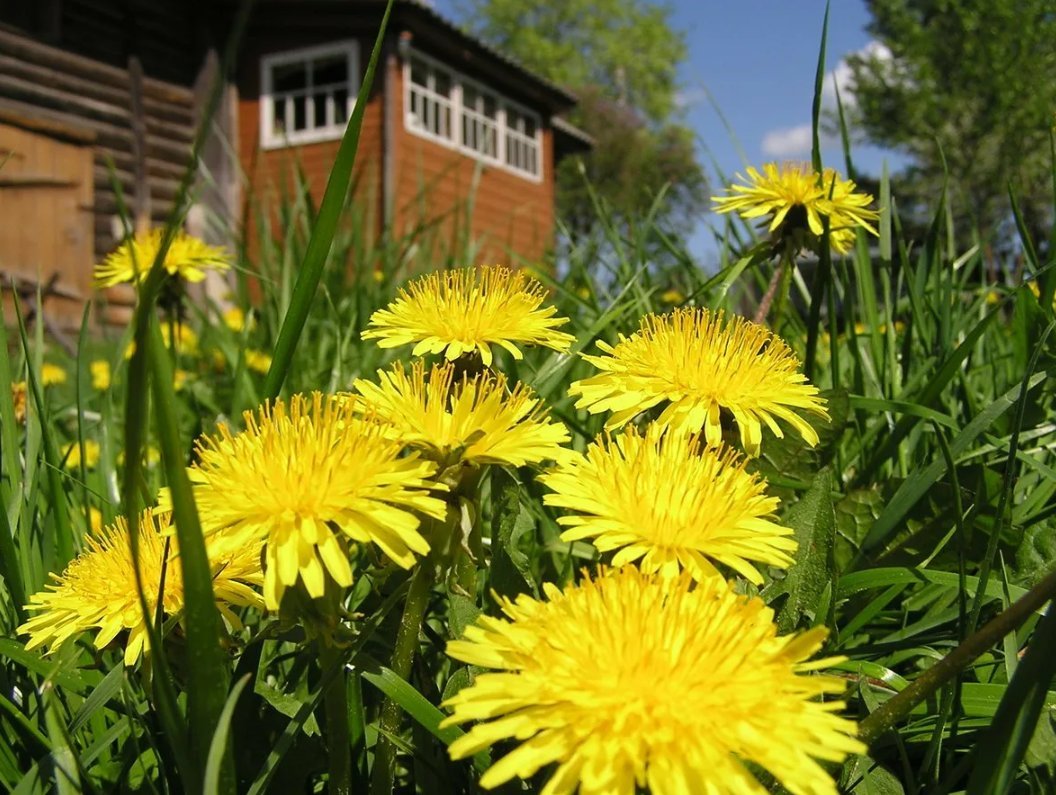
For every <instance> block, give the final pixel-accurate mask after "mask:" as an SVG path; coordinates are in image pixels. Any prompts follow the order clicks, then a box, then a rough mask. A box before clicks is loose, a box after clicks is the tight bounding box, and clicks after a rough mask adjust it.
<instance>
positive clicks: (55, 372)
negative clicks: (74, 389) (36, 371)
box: [40, 362, 66, 386]
mask: <svg viewBox="0 0 1056 795" xmlns="http://www.w3.org/2000/svg"><path fill="white" fill-rule="evenodd" d="M40 382H41V383H42V384H43V385H44V386H56V385H58V384H65V383H66V370H64V369H63V368H62V367H59V365H57V364H51V363H50V362H44V364H43V365H41V367H40Z"/></svg>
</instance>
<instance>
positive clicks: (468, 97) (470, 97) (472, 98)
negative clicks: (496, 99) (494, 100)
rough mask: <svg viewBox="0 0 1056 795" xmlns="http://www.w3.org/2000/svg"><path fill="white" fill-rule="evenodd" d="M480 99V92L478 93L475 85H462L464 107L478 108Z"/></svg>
mask: <svg viewBox="0 0 1056 795" xmlns="http://www.w3.org/2000/svg"><path fill="white" fill-rule="evenodd" d="M479 101H480V94H478V93H477V89H475V88H473V86H467V85H463V86H462V107H464V108H469V109H470V110H476V109H477V103H478V102H479Z"/></svg>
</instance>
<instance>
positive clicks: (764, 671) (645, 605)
mask: <svg viewBox="0 0 1056 795" xmlns="http://www.w3.org/2000/svg"><path fill="white" fill-rule="evenodd" d="M544 588H545V590H546V597H547V598H546V599H545V600H543V601H540V600H536V599H535V598H533V597H531V596H528V595H522V596H519V597H518V598H517V600H516V601H515V602H511V601H509V600H505V599H504V600H502V601H501V607H502V610H503V613H504V614H505V618H493V617H487V616H485V617H481V618H478V619H477V621H476V623H475V624H474V625H471V626H470V627H469V628H468V629H467V630H466V632H465V634H464V636H463V639H462V640H457V641H452V642H451V643H449V644H448V647H447V652H448V654H449V655H450V656H451V657H454V658H455V659H457V660H461V661H462V662H465V663H469V664H470V665H475V666H480V667H482V668H487V669H496V670H494V671H492V672H486V673H481V674H477V675H476V677H475V680H474V682H473V684H472V685H470V686H468V687H466V688H464V689H462V690H460V691H459V692H458V693H457V694H456V695H455V696H453V697H452V698H449V699H448V700H447V701H446V702H445V704H446V706H448V707H449V708H451V709H452V711H453V715H452V717H451V718H449V719H448V720H447V721H446V723H447V724H451V723H464V722H469V721H479V723H477V724H476V725H474V726H473V727H472V728H470V729H469V730H468V732H467V733H466V734H465V735H463V736H462V737H459V738H458V739H457V740H455V741H454V742H453V743H452V744H451V745H450V748H449V751H450V754H451V756H452V757H453V758H455V759H461V758H463V757H467V756H471V755H473V754H476V753H478V752H479V751H481V750H483V749H485V748H488V747H489V746H492V745H494V744H495V743H498V742H500V741H512V742H515V743H516V747H514V748H513V750H511V751H509V752H508V753H507V754H506V755H505V756H503V757H502V758H501V759H499V760H498V761H496V762H495V763H494V764H493V765H492V766H491V767H490V768H489V769H488V770H487V772H485V773H484V775H483V776H482V777H481V780H480V783H481V785H482V786H483V787H484V788H487V789H490V788H494V787H497V786H499V785H501V784H503V783H505V782H507V781H510V780H511V779H513V778H522V779H526V778H529V777H531V776H533V775H534V774H535V773H536V772H537V771H539V770H541V769H542V768H544V767H547V766H550V765H553V766H554V767H553V772H552V774H551V775H550V779H549V781H548V783H547V785H546V786H545V787H544V789H543V792H545V793H547V794H548V795H569V794H570V793H573V792H575V791H576V789H577V787H578V790H579V792H580V793H584V794H586V793H590V794H591V795H602V793H604V795H634V793H636V792H640V791H642V790H644V789H646V788H647V789H648V791H649V792H650V793H652V795H683V794H684V793H697V792H702V793H704V792H706V793H712V794H714V795H720V794H722V793H731V795H732V794H733V793H736V794H737V795H742V794H744V795H748V794H749V793H751V794H752V795H755V793H763V792H766V791H767V790H766V789H765V788H764V787H763V785H762V784H760V783H759V782H758V780H757V779H756V778H755V775H754V774H753V772H752V770H751V769H749V767H748V764H749V763H750V764H752V765H754V766H758V767H760V768H763V769H765V770H766V771H768V772H769V773H770V774H772V775H773V776H774V777H775V778H776V779H777V780H778V781H779V782H780V783H781V784H782V785H783V786H784V787H785V788H787V789H788V790H789V791H790V792H792V793H797V795H806V794H807V793H810V795H830V794H831V795H835V793H836V785H835V783H834V782H833V780H832V778H831V776H830V775H829V773H827V772H826V771H825V770H824V768H822V767H821V765H820V764H819V760H820V761H827V762H838V761H840V760H842V759H843V758H844V757H845V756H846V755H847V754H849V753H861V752H862V751H863V750H864V748H863V746H862V745H861V743H859V742H858V741H857V740H855V739H854V737H853V735H854V733H855V729H856V724H855V723H854V722H853V721H851V720H848V719H846V718H843V717H841V716H840V715H839V714H837V713H838V712H839V711H840V710H841V709H842V708H843V704H842V703H841V702H840V701H836V700H831V701H821V700H819V697H821V696H825V695H830V694H840V693H842V692H843V691H844V689H845V683H844V682H843V681H842V680H840V679H838V678H836V677H831V676H823V675H817V674H811V673H808V671H810V670H811V669H814V668H818V667H822V666H825V665H828V664H831V663H832V662H833V660H827V661H825V660H822V661H815V662H813V663H811V662H807V660H808V658H809V657H810V656H811V655H813V654H814V653H815V652H816V651H817V650H818V649H819V648H820V646H821V644H822V642H823V640H824V638H825V632H826V631H825V629H824V628H817V629H812V630H809V631H807V632H804V633H801V634H798V635H788V636H784V637H779V636H778V635H777V629H776V627H775V625H774V621H773V611H771V610H770V609H769V608H767V607H766V606H765V605H764V604H763V602H762V601H761V600H760V599H758V598H754V599H749V598H746V597H744V596H740V595H738V594H736V593H734V592H733V591H732V590H731V589H730V588H729V586H728V585H727V584H726V582H725V581H724V580H723V579H722V578H720V577H708V578H705V579H704V580H703V581H701V582H699V583H696V584H695V585H694V584H693V581H692V579H691V578H690V577H689V576H688V575H685V574H684V575H682V576H680V577H676V578H664V577H656V576H650V575H646V574H643V573H642V572H640V571H639V570H638V569H636V568H634V567H625V568H623V569H620V570H617V571H612V572H608V573H603V574H602V575H600V576H598V577H596V578H594V579H586V580H584V581H583V582H581V583H580V584H578V585H574V586H570V587H568V588H566V589H565V590H564V591H561V590H558V589H557V587H555V586H553V585H546V586H544ZM442 725H443V724H442Z"/></svg>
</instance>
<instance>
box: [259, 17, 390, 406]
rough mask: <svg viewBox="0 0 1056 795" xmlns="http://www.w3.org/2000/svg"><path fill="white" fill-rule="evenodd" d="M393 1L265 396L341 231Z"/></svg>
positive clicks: (281, 377) (279, 376) (283, 366)
mask: <svg viewBox="0 0 1056 795" xmlns="http://www.w3.org/2000/svg"><path fill="white" fill-rule="evenodd" d="M392 4H393V0H389V1H388V3H386V5H385V14H384V15H383V16H382V18H381V27H380V28H379V29H378V36H377V38H376V39H375V41H374V49H373V50H372V51H371V53H370V61H369V63H368V64H367V71H366V74H365V75H364V76H363V84H362V85H361V86H360V88H359V95H358V96H357V98H356V105H355V107H354V108H353V110H352V118H350V119H349V120H348V127H346V128H345V134H344V136H343V137H342V138H341V146H340V147H339V148H338V150H337V157H336V158H335V159H334V165H333V168H332V169H331V171H330V177H329V179H328V180H327V183H326V191H325V193H324V194H323V201H322V203H321V204H320V205H319V214H318V216H317V217H316V219H315V223H314V224H313V226H312V233H311V237H310V238H309V239H308V248H307V250H306V251H305V253H304V260H303V261H302V262H301V267H300V270H299V272H298V274H297V283H296V284H295V285H294V288H293V295H292V296H291V297H290V305H289V308H288V309H287V311H286V315H285V317H284V318H283V321H282V328H281V329H280V330H279V337H278V339H277V340H276V342H275V350H274V352H273V353H272V360H271V367H270V368H269V369H268V374H267V376H266V377H265V379H264V390H263V396H264V398H265V399H268V398H272V399H273V398H275V397H278V394H279V391H280V390H281V389H282V384H283V381H285V380H286V373H287V372H288V371H289V369H290V363H291V362H292V361H293V351H294V349H295V348H296V347H297V342H298V340H299V339H300V337H301V332H302V331H303V330H304V324H305V321H306V320H307V319H308V312H309V311H310V310H311V306H312V301H313V300H314V298H315V293H316V290H317V288H318V287H319V281H320V279H322V276H323V269H324V268H325V266H326V260H327V257H328V256H329V254H330V246H331V244H332V242H333V239H334V233H335V232H336V231H337V222H338V220H339V219H340V217H341V209H342V208H343V207H344V204H345V197H346V195H347V194H348V188H349V185H350V183H351V180H352V167H353V165H354V164H355V160H356V150H357V149H358V148H359V133H360V130H361V128H362V127H363V114H364V113H365V111H366V108H367V103H368V101H369V99H370V90H371V87H372V86H373V84H374V73H375V71H376V70H377V66H378V60H379V58H380V57H381V50H382V45H383V44H384V41H385V31H386V30H387V29H388V22H389V14H390V13H391V12H392Z"/></svg>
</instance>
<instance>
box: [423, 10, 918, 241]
mask: <svg viewBox="0 0 1056 795" xmlns="http://www.w3.org/2000/svg"><path fill="white" fill-rule="evenodd" d="M668 5H669V6H670V7H671V8H672V15H671V22H672V25H673V27H675V28H676V29H679V30H682V31H684V32H685V34H686V41H687V43H688V45H689V58H688V59H687V62H686V63H685V64H684V65H683V67H682V70H681V74H680V79H681V91H680V97H681V99H682V102H683V106H684V114H685V121H686V123H687V124H688V125H689V126H690V127H691V128H692V129H693V130H694V131H695V132H696V134H697V140H698V149H699V152H700V159H701V162H702V163H703V164H705V166H706V167H708V169H709V172H710V173H711V179H712V185H713V187H714V188H716V189H720V188H721V182H720V179H719V177H718V176H717V175H716V174H715V173H714V172H713V170H712V163H713V162H714V164H715V166H716V168H717V169H720V170H721V171H722V172H723V173H725V174H726V175H727V176H728V177H731V178H732V177H733V175H734V174H735V173H736V172H738V171H742V170H743V167H744V166H745V165H746V164H747V165H759V164H761V163H764V162H767V161H771V160H776V161H782V160H801V159H802V160H809V158H810V115H811V103H812V101H813V97H814V74H815V69H816V67H817V59H818V49H819V47H820V43H821V26H822V20H823V18H824V15H825V0H712V1H711V2H707V1H706V0H670V2H669V3H668ZM436 6H437V9H438V10H439V11H440V12H441V13H443V14H445V15H446V16H448V17H449V18H455V19H457V17H456V16H455V15H454V13H453V10H452V6H453V3H452V0H439V2H437V3H436ZM868 22H869V14H868V12H867V10H866V7H865V3H864V2H863V0H832V3H831V9H830V12H829V35H828V47H827V53H826V57H825V63H826V71H827V72H828V73H829V74H828V79H827V83H828V84H829V85H830V86H831V84H832V82H833V80H834V79H839V78H841V77H843V76H844V75H843V70H842V69H841V67H840V61H841V59H842V58H843V57H844V56H845V55H847V54H850V53H853V52H856V51H860V50H862V49H863V48H866V47H867V46H869V45H870V37H869V34H868V33H867V32H866V30H865V26H866V25H867V24H868ZM843 88H844V86H843V85H841V96H842V97H843V99H844V101H845V102H846V101H847V96H846V95H845V94H844V93H843V91H842V89H843ZM832 96H833V94H832V90H831V88H830V89H829V92H828V97H827V98H828V99H829V100H830V104H831V106H832V107H835V102H834V101H832ZM709 97H710V98H709ZM716 108H718V110H721V113H722V115H724V116H725V118H726V120H727V122H728V123H729V126H730V130H732V131H733V132H734V134H735V136H736V142H735V141H734V140H733V139H731V136H730V132H729V131H728V130H727V129H726V127H725V126H724V124H723V122H722V118H721V116H720V114H719V112H718V111H717V110H716ZM742 155H743V157H742ZM853 155H854V159H855V166H856V168H858V169H859V170H862V171H865V172H869V173H873V174H879V171H880V168H881V164H882V162H883V160H884V158H885V157H887V158H889V159H890V162H891V165H892V168H894V167H896V166H897V162H898V161H897V160H895V159H894V158H891V155H890V154H889V153H885V152H882V151H879V150H877V149H875V148H872V147H866V146H862V145H860V144H856V145H855V146H854V147H853ZM744 158H747V162H746V161H745V159H744ZM823 159H824V161H825V163H826V164H828V165H833V166H835V167H837V168H840V170H841V171H842V170H843V155H842V151H841V149H840V147H839V145H838V143H837V142H835V141H833V142H829V143H828V144H826V145H825V146H824V147H823ZM709 220H710V221H714V220H715V216H706V217H705V218H704V219H703V220H702V223H701V225H700V227H699V228H698V230H697V231H696V233H695V234H694V235H693V237H692V240H691V250H692V251H693V252H694V253H695V254H697V255H698V256H699V257H701V258H702V259H703V260H705V261H707V260H709V259H713V258H714V252H715V245H714V242H713V241H712V239H711V238H712V235H711V232H710V231H709V228H708V222H709Z"/></svg>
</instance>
